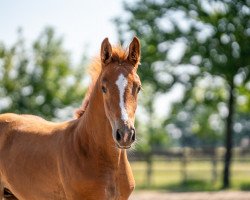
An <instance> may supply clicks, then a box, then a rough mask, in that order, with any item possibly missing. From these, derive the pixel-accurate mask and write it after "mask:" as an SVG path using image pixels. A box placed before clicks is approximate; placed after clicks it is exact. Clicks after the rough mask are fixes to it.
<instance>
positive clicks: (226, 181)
mask: <svg viewBox="0 0 250 200" xmlns="http://www.w3.org/2000/svg"><path fill="white" fill-rule="evenodd" d="M233 93H234V83H233V80H232V81H231V82H230V88H229V99H228V105H227V107H228V116H227V119H226V129H225V131H226V133H225V148H226V153H225V157H224V174H223V188H229V187H230V165H231V158H232V147H233V114H234V100H235V97H234V94H233Z"/></svg>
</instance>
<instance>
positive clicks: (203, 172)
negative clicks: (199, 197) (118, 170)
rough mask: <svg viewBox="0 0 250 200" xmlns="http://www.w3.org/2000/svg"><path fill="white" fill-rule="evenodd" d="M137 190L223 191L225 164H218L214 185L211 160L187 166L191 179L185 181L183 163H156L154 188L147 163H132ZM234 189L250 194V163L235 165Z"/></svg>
mask: <svg viewBox="0 0 250 200" xmlns="http://www.w3.org/2000/svg"><path fill="white" fill-rule="evenodd" d="M131 166H132V170H133V173H134V177H135V180H136V188H137V189H155V190H159V189H161V190H168V191H217V190H220V189H221V187H222V185H221V182H222V181H221V180H222V171H223V163H222V162H220V163H218V165H217V174H218V176H217V180H216V181H215V182H212V172H211V169H212V165H211V162H210V161H199V160H196V161H192V162H189V163H188V164H187V167H186V170H187V179H186V181H185V182H184V181H183V178H182V173H181V170H182V166H181V163H180V161H155V162H153V172H152V180H151V185H148V184H147V176H146V169H147V165H146V162H132V163H131ZM231 181H232V187H231V189H233V190H249V191H250V161H247V162H233V164H232V177H231Z"/></svg>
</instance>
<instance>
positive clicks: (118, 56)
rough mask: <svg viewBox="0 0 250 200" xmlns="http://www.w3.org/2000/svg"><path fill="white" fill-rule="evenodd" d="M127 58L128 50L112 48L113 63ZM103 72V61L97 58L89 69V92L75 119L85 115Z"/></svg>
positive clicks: (118, 47)
mask: <svg viewBox="0 0 250 200" xmlns="http://www.w3.org/2000/svg"><path fill="white" fill-rule="evenodd" d="M127 56H128V52H127V50H124V49H123V48H122V47H121V46H120V45H119V46H115V47H112V61H113V62H114V61H118V62H121V61H125V60H126V59H127ZM101 71H102V65H101V59H100V56H96V57H94V59H93V60H92V62H91V64H90V66H89V69H88V73H89V74H90V76H91V84H90V85H89V87H88V91H87V93H86V95H85V97H84V99H83V102H82V105H81V107H80V108H78V109H77V110H76V111H75V117H76V118H77V119H78V118H80V117H81V116H82V115H83V114H84V113H85V111H86V109H87V107H88V105H89V100H90V96H91V94H92V92H93V88H94V87H95V84H96V82H97V79H98V77H99V76H100V74H101Z"/></svg>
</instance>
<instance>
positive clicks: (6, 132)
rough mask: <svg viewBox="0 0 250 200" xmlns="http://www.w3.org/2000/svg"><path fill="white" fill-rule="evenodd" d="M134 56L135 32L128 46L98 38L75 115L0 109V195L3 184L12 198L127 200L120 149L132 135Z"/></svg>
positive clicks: (128, 177)
mask: <svg viewBox="0 0 250 200" xmlns="http://www.w3.org/2000/svg"><path fill="white" fill-rule="evenodd" d="M139 60H140V43H139V40H138V39H137V38H136V37H135V38H134V39H133V41H132V42H131V43H130V45H129V49H128V51H125V50H123V49H122V48H121V47H112V46H111V45H110V43H109V41H108V39H107V38H106V39H104V40H103V42H102V45H101V53H100V56H99V57H98V58H96V59H95V60H94V61H93V63H92V65H91V67H90V71H91V76H92V84H91V85H90V87H89V89H88V92H87V94H86V97H85V99H84V101H83V104H82V106H81V108H80V109H79V110H78V111H77V112H76V113H77V119H74V120H71V121H67V122H62V123H52V122H48V121H46V120H44V119H42V118H40V117H37V116H32V115H17V114H10V113H8V114H2V115H0V184H1V185H0V189H1V191H0V199H3V198H6V199H8V197H4V191H6V190H7V191H11V193H12V194H13V195H14V196H15V197H16V198H17V199H20V200H52V199H55V200H57V199H58V200H59V199H60V200H61V199H67V200H83V199H84V200H92V199H93V200H98V199H100V200H105V199H106V200H112V199H117V200H123V199H124V200H125V199H128V198H129V196H130V194H131V192H132V191H133V189H134V187H135V181H134V178H133V174H132V170H131V167H130V165H129V162H128V159H127V153H126V149H128V148H130V146H131V145H132V143H133V142H134V141H135V137H136V133H135V128H134V120H135V110H136V107H137V94H138V92H139V91H140V88H141V83H140V79H139V76H138V75H137V68H138V64H139ZM10 196H11V195H10ZM15 197H11V198H15Z"/></svg>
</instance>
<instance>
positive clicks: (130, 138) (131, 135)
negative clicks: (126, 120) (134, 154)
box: [115, 126, 135, 149]
mask: <svg viewBox="0 0 250 200" xmlns="http://www.w3.org/2000/svg"><path fill="white" fill-rule="evenodd" d="M115 139H116V144H117V146H118V148H120V149H129V148H130V147H131V145H132V143H133V142H134V141H135V128H134V127H128V126H124V127H121V128H119V129H117V130H116V133H115Z"/></svg>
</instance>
